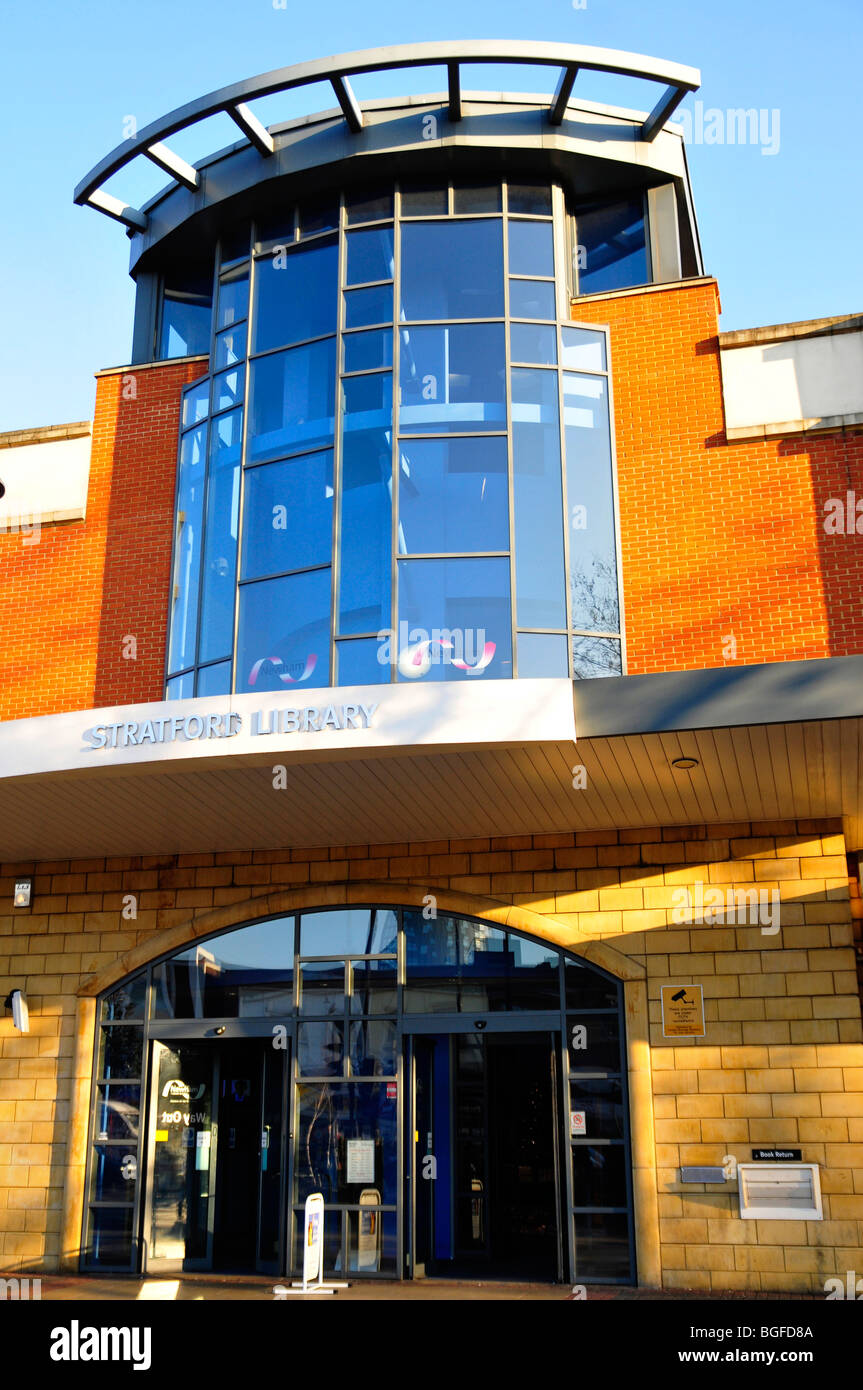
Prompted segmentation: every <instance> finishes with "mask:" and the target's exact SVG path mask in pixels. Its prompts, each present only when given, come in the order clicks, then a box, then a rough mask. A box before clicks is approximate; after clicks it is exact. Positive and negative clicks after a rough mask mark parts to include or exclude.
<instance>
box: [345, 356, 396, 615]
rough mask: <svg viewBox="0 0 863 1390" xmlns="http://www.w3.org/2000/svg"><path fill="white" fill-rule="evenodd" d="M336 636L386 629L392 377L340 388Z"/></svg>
mask: <svg viewBox="0 0 863 1390" xmlns="http://www.w3.org/2000/svg"><path fill="white" fill-rule="evenodd" d="M342 390H343V401H344V414H343V420H342V426H343V430H342V490H341V574H340V587H339V631H340V632H343V633H350V632H380V631H381V630H382V629H383V628H387V627H389V625H390V612H391V606H392V604H391V593H390V591H391V583H392V579H391V574H390V561H391V554H392V537H391V531H392V471H393V465H392V375H391V373H389V372H387V373H386V374H381V375H376V376H367V377H352V378H349V379H348V380H345V381H343V383H342Z"/></svg>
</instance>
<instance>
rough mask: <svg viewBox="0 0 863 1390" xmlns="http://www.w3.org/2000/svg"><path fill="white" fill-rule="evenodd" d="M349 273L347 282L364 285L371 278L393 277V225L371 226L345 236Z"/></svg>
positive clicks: (386, 278) (346, 276)
mask: <svg viewBox="0 0 863 1390" xmlns="http://www.w3.org/2000/svg"><path fill="white" fill-rule="evenodd" d="M345 244H346V250H347V273H346V275H345V284H347V285H363V284H366V283H367V282H369V281H371V280H391V279H392V278H393V244H394V236H393V229H392V227H369V228H367V229H366V230H364V231H361V232H348V233H347V235H346V237H345Z"/></svg>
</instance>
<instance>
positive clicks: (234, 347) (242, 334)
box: [213, 323, 246, 371]
mask: <svg viewBox="0 0 863 1390" xmlns="http://www.w3.org/2000/svg"><path fill="white" fill-rule="evenodd" d="M245 355H246V325H245V324H244V323H243V324H240V326H239V328H228V329H226V330H225V332H224V333H220V334H219V335H218V337H217V338H216V353H215V358H214V362H213V367H214V369H215V370H216V371H218V369H219V367H230V366H232V365H233V364H234V363H235V362H242V360H243V358H244V357H245Z"/></svg>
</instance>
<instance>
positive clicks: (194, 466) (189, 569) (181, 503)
mask: <svg viewBox="0 0 863 1390" xmlns="http://www.w3.org/2000/svg"><path fill="white" fill-rule="evenodd" d="M206 446H207V426H206V425H198V426H197V428H196V429H193V430H190V431H189V433H188V434H186V435H184V436H183V442H182V444H181V446H180V464H179V479H178V486H177V527H176V537H177V539H176V549H175V552H174V593H175V595H176V597H175V598H174V603H173V608H172V610H171V640H170V646H169V655H168V670H169V671H182V670H183V668H184V667H185V666H191V665H192V664H193V662H194V660H195V645H196V638H197V631H198V581H199V578H200V571H201V527H202V522H203V511H204V483H205V474H206V469H205V453H204V451H205V449H206Z"/></svg>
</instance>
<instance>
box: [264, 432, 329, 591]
mask: <svg viewBox="0 0 863 1390" xmlns="http://www.w3.org/2000/svg"><path fill="white" fill-rule="evenodd" d="M332 544H333V454H332V450H331V449H324V450H321V452H320V453H315V454H300V455H298V456H296V457H294V458H291V459H285V460H284V461H283V462H281V463H267V464H264V465H263V466H262V467H260V468H249V469H248V470H247V471H246V496H245V525H244V527H243V578H244V579H258V578H263V577H264V576H265V575H272V574H285V573H286V572H288V571H289V570H300V569H310V568H312V566H314V565H326V564H329V562H330V555H331V553H332Z"/></svg>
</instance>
